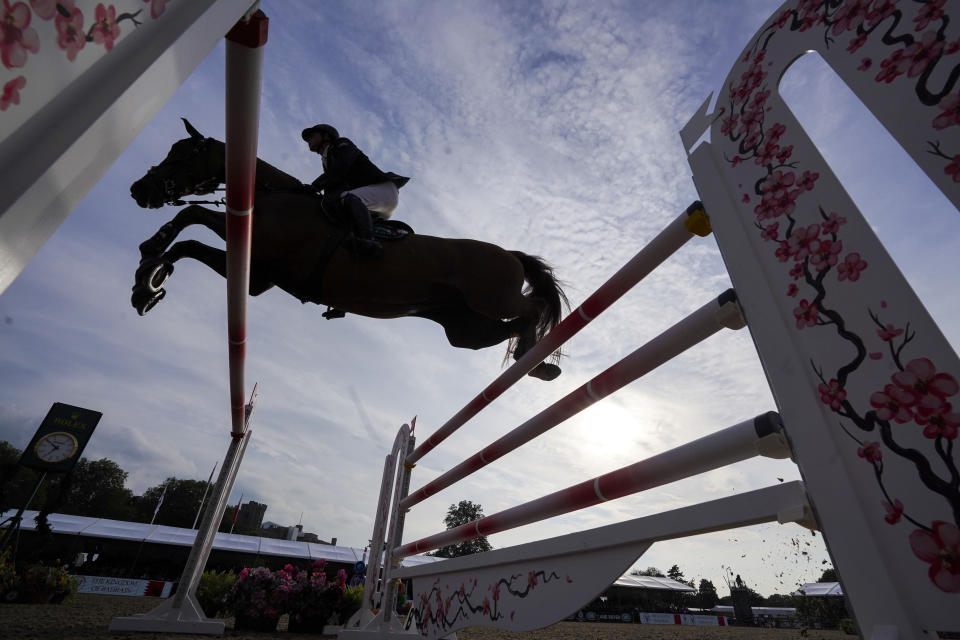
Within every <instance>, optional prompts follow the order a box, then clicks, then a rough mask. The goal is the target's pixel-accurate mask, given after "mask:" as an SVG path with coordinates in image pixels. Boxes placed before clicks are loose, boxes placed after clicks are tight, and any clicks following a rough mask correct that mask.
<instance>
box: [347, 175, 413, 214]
mask: <svg viewBox="0 0 960 640" xmlns="http://www.w3.org/2000/svg"><path fill="white" fill-rule="evenodd" d="M344 193H345V194H347V193H352V194H353V195H355V196H357V197H358V198H360V200H361V201H362V202H363V204H364V205H366V207H367V209H369V210H370V213H372V214H374V215H376V216H378V217H380V218H383V219H384V220H386V219H388V218H389V217H390V216H391V215H393V211H394V209H396V208H397V203H398V202H399V198H400V190H399V189H397V185H395V184H393V183H392V182H380V183H378V184H370V185H367V186H365V187H357V188H356V189H351V190H350V191H344Z"/></svg>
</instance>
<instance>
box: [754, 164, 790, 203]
mask: <svg viewBox="0 0 960 640" xmlns="http://www.w3.org/2000/svg"><path fill="white" fill-rule="evenodd" d="M796 179H797V176H796V175H794V173H793V172H792V171H774V172H773V173H771V174H770V175H769V176H768V177H767V178H766V179H765V180H764V181H763V182H761V183H760V193H762V194H764V195H770V196H772V197H774V198H779V197H780V196H781V195H783V193H784V192H786V191H787V189H788V188H790V187H791V186H793V183H794V182H795V181H796Z"/></svg>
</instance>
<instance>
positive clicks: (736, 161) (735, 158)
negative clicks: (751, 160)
mask: <svg viewBox="0 0 960 640" xmlns="http://www.w3.org/2000/svg"><path fill="white" fill-rule="evenodd" d="M741 162H743V158H741V157H740V156H733V160H731V161H730V166H732V167H735V166H737V165H738V164H740V163H741Z"/></svg>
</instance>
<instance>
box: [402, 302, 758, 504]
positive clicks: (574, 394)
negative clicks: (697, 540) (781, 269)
mask: <svg viewBox="0 0 960 640" xmlns="http://www.w3.org/2000/svg"><path fill="white" fill-rule="evenodd" d="M744 326H745V323H744V321H743V316H742V315H741V314H740V307H739V306H738V305H737V302H736V296H735V295H734V293H733V289H730V290H728V291H727V292H726V293H724V294H722V295H721V296H720V297H719V298H717V299H716V300H711V301H710V302H708V303H707V304H705V305H703V306H702V307H700V309H698V310H697V311H694V312H693V313H691V314H690V315H689V316H687V317H686V318H684V319H683V320H681V321H680V322H678V323H677V324H675V325H674V326H672V327H670V328H669V329H667V330H666V331H664V332H663V333H661V334H660V335H659V336H657V337H656V338H654V339H653V340H651V341H650V342H648V343H646V344H645V345H643V346H642V347H640V348H638V349H636V350H635V351H634V352H633V353H631V354H630V355H628V356H626V357H625V358H623V359H622V360H620V361H619V362H617V363H616V364H614V365H612V366H611V367H609V368H608V369H606V370H605V371H603V372H602V373H599V374H597V375H596V376H595V377H594V378H593V379H591V380H590V381H589V382H587V383H586V384H584V385H582V386H580V387H579V388H578V389H575V390H573V391H571V392H570V393H568V394H567V395H566V396H564V397H563V398H561V399H560V400H558V401H557V402H555V403H553V404H552V405H550V406H549V407H547V408H546V409H544V410H543V411H541V412H540V413H538V414H537V415H535V416H534V417H532V418H530V419H529V420H527V421H526V422H524V423H523V424H521V425H520V426H519V427H516V428H515V429H513V430H512V431H510V432H509V433H507V434H506V435H504V436H503V437H501V438H500V439H498V440H497V441H495V442H494V443H493V444H491V445H489V446H487V447H486V448H484V449H482V450H480V451H478V452H477V453H475V454H474V455H473V456H471V457H469V458H467V459H466V460H464V461H463V462H461V463H460V464H458V465H457V466H455V467H453V468H452V469H450V470H449V471H447V472H446V473H444V474H442V475H440V476H439V477H437V478H435V479H434V480H432V481H431V482H429V483H427V484H425V485H424V486H422V487H420V488H419V489H417V490H416V491H414V492H413V493H411V494H410V495H408V496H407V497H406V498H404V499H403V501H401V502H400V509H401V510H404V509H409V508H410V507H412V506H413V505H415V504H417V503H418V502H422V501H424V500H426V499H427V498H428V497H430V496H432V495H434V494H436V493H437V492H439V491H442V490H443V489H446V488H447V487H449V486H450V485H452V484H453V483H454V482H457V481H458V480H461V479H463V478H465V477H467V476H468V475H470V474H471V473H473V472H475V471H478V470H479V469H482V468H483V467H485V466H487V465H488V464H490V463H491V462H493V461H494V460H496V459H498V458H500V457H502V456H504V455H506V454H508V453H510V452H511V451H513V450H514V449H517V448H518V447H520V446H521V445H523V444H526V443H527V442H530V441H531V440H533V439H534V438H536V437H537V436H539V435H541V434H543V433H545V432H546V431H549V430H550V429H552V428H554V427H555V426H557V425H558V424H560V423H561V422H563V421H564V420H567V419H568V418H570V417H572V416H574V415H576V414H578V413H580V412H581V411H583V410H584V409H586V408H587V407H589V406H590V405H592V404H593V403H595V402H598V401H599V400H602V399H603V398H605V397H607V396H608V395H610V394H611V393H613V392H615V391H617V390H618V389H621V388H622V387H624V386H626V385H628V384H630V383H631V382H633V381H634V380H636V379H637V378H639V377H641V376H643V375H646V374H647V373H649V372H650V371H653V370H654V369H656V368H657V367H659V366H660V365H662V364H663V363H665V362H667V361H669V360H671V359H672V358H675V357H676V356H678V355H680V354H681V353H683V352H684V351H686V350H687V349H689V348H690V347H692V346H694V345H696V344H699V343H700V342H703V341H704V340H706V339H707V338H709V337H710V336H712V335H713V334H714V333H717V332H718V331H720V330H721V329H723V328H724V327H726V328H729V329H740V328H742V327H744Z"/></svg>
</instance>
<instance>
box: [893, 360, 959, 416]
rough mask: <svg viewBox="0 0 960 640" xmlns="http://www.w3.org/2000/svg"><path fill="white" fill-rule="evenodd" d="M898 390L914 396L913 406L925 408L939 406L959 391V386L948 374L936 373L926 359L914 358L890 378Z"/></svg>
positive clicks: (935, 369)
mask: <svg viewBox="0 0 960 640" xmlns="http://www.w3.org/2000/svg"><path fill="white" fill-rule="evenodd" d="M891 378H892V380H893V383H894V384H895V385H897V386H898V387H899V388H901V389H903V390H905V391H910V392H912V393H914V394H915V395H916V401H915V402H914V403H913V404H915V405H917V404H919V405H922V406H924V407H927V408H933V407H936V406H938V405H940V404H941V403H942V402H943V401H944V400H946V399H947V398H949V397H950V396H953V395H956V393H957V391H960V384H957V380H956V378H954V377H953V376H952V375H950V374H949V373H938V372H937V368H936V367H935V366H934V364H933V362H931V361H930V359H928V358H916V359H914V360H911V361H910V362H908V363H907V366H906V368H905V369H904V370H903V371H898V372H897V373H895V374H893V376H891Z"/></svg>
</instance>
